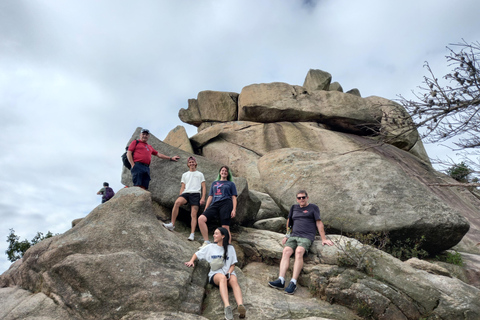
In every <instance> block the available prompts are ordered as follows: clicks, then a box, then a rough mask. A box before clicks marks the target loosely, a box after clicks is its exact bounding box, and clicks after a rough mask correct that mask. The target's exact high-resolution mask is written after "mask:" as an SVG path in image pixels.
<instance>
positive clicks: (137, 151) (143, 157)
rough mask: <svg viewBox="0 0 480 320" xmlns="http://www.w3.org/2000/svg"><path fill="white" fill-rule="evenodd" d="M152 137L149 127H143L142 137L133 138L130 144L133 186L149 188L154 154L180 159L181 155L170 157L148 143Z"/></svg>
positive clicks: (162, 157)
mask: <svg viewBox="0 0 480 320" xmlns="http://www.w3.org/2000/svg"><path fill="white" fill-rule="evenodd" d="M149 137H150V131H149V130H148V129H142V131H141V132H140V139H138V140H133V141H132V143H130V145H129V146H128V150H127V158H128V162H129V163H130V165H131V167H132V168H131V169H130V172H131V173H132V180H133V186H135V187H140V188H142V189H145V190H148V185H149V184H150V162H151V161H152V155H154V156H157V157H159V158H160V159H165V160H170V161H178V159H180V157H179V156H173V157H169V156H166V155H164V154H161V153H159V152H158V151H157V150H155V149H153V147H152V146H151V145H149V144H148V143H147V141H148V138H149Z"/></svg>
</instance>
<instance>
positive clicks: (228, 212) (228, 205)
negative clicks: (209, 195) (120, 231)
mask: <svg viewBox="0 0 480 320" xmlns="http://www.w3.org/2000/svg"><path fill="white" fill-rule="evenodd" d="M232 210H233V202H232V199H223V200H221V201H217V202H214V203H213V204H211V205H210V206H209V207H208V208H207V210H205V211H204V212H203V213H202V215H204V216H205V217H207V221H208V220H211V219H214V218H220V224H221V225H222V226H229V225H230V219H231V217H232Z"/></svg>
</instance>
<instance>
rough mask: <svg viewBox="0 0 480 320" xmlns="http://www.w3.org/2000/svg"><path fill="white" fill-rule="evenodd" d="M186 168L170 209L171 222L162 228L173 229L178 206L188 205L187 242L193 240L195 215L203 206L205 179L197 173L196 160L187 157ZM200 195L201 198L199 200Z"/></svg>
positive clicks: (195, 223) (195, 222)
mask: <svg viewBox="0 0 480 320" xmlns="http://www.w3.org/2000/svg"><path fill="white" fill-rule="evenodd" d="M187 166H188V168H189V169H190V170H189V171H187V172H185V173H184V174H183V175H182V180H181V184H182V185H181V187H180V195H179V196H178V198H177V200H175V204H174V206H173V209H172V222H170V223H164V224H163V226H164V227H165V228H167V229H168V230H170V231H173V229H175V221H176V220H177V216H178V211H179V209H180V206H183V205H184V204H187V203H190V206H191V216H192V220H191V233H190V236H189V237H188V240H190V241H193V240H195V229H196V228H197V213H198V209H199V207H200V206H202V205H204V204H205V194H206V187H205V177H204V176H203V173H201V172H200V171H197V159H195V157H189V158H188V160H187ZM200 195H201V198H200Z"/></svg>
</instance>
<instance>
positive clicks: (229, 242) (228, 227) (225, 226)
mask: <svg viewBox="0 0 480 320" xmlns="http://www.w3.org/2000/svg"><path fill="white" fill-rule="evenodd" d="M222 227H223V228H225V229H227V230H228V236H229V237H230V241H228V244H231V243H232V234H231V233H230V226H227V225H223V224H222Z"/></svg>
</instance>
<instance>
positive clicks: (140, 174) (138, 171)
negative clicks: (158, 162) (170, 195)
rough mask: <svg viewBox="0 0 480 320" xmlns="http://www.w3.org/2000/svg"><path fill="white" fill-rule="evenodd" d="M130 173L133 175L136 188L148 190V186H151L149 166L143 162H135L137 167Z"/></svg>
mask: <svg viewBox="0 0 480 320" xmlns="http://www.w3.org/2000/svg"><path fill="white" fill-rule="evenodd" d="M130 172H131V173H132V180H133V185H134V186H138V187H144V188H145V189H148V185H149V184H150V167H149V166H148V165H146V164H144V163H141V162H135V165H134V166H133V168H132V170H130Z"/></svg>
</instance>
